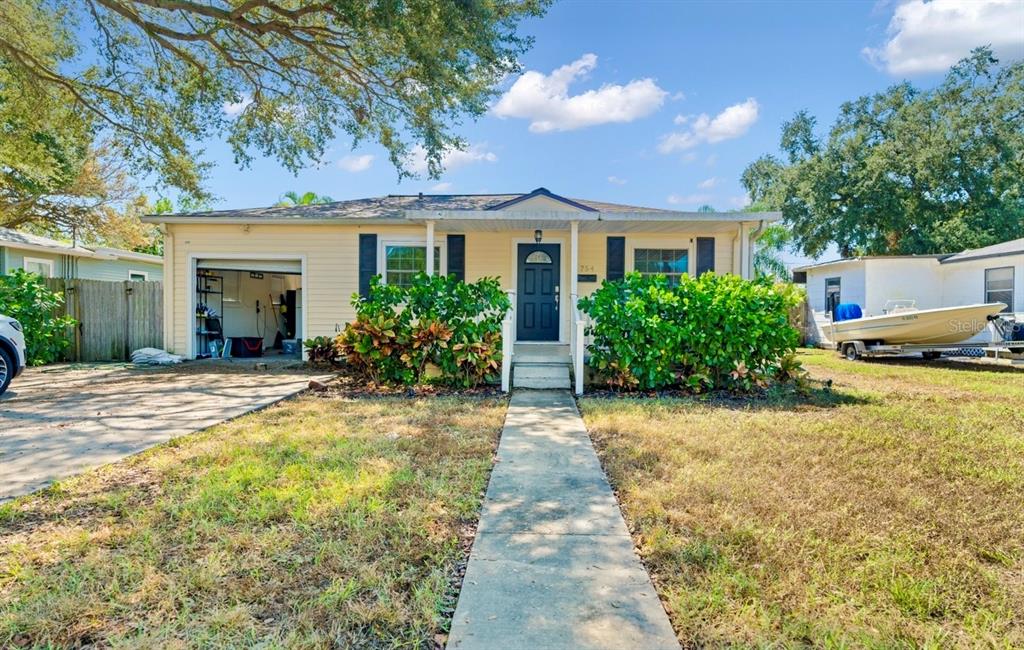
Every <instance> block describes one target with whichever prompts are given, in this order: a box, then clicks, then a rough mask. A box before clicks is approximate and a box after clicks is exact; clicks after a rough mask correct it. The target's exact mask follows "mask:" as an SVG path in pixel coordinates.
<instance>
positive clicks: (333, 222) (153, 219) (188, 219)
mask: <svg viewBox="0 0 1024 650" xmlns="http://www.w3.org/2000/svg"><path fill="white" fill-rule="evenodd" d="M141 219H142V222H143V223H155V224H165V223H195V224H201V225H204V226H205V225H213V224H228V225H236V226H259V225H269V226H338V225H344V226H351V225H356V226H362V225H367V226H384V225H392V226H394V225H401V224H403V223H405V221H406V220H405V219H401V218H398V219H396V218H381V219H369V218H359V217H353V218H345V217H335V218H332V219H302V218H298V219H295V218H292V219H287V218H281V219H274V218H269V219H268V218H266V217H201V216H195V217H192V216H188V215H183V216H178V217H170V216H166V215H147V216H145V217H142V218H141Z"/></svg>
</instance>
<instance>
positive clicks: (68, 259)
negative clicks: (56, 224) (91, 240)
mask: <svg viewBox="0 0 1024 650" xmlns="http://www.w3.org/2000/svg"><path fill="white" fill-rule="evenodd" d="M14 269H24V270H26V271H31V272H33V273H38V274H39V275H41V276H43V277H47V278H65V279H69V280H70V279H79V280H115V281H124V280H162V279H163V273H164V269H163V259H162V258H161V257H160V256H159V255H149V254H146V253H135V252H133V251H126V250H121V249H119V248H102V247H94V246H90V247H85V246H81V245H72V244H68V243H65V242H62V241H57V240H56V239H49V238H47V237H40V236H38V235H30V234H28V233H23V232H18V231H17V230H11V229H9V228H0V275H6V274H8V273H10V272H11V271H13V270H14Z"/></svg>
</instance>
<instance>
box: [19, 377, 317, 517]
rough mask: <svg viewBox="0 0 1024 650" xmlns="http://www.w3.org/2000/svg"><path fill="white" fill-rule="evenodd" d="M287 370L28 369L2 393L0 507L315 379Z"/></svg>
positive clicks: (287, 393)
mask: <svg viewBox="0 0 1024 650" xmlns="http://www.w3.org/2000/svg"><path fill="white" fill-rule="evenodd" d="M290 365H296V364H284V363H280V362H278V363H274V362H273V361H270V362H268V364H267V368H268V369H267V370H257V369H255V362H254V361H253V360H246V361H242V360H234V361H220V360H218V361H195V362H190V363H184V364H181V365H180V366H174V367H170V368H141V367H133V366H131V365H130V364H123V363H118V364H88V365H85V364H74V365H57V366H47V367H45V368H30V369H29V370H27V371H26V372H25V373H24V374H23V375H22V376H21V377H18V378H17V379H15V380H14V382H12V384H11V387H10V389H9V390H8V392H7V394H5V395H4V396H3V397H0V501H5V500H7V499H10V498H12V497H15V496H19V495H22V494H27V493H29V492H33V491H35V490H38V489H39V488H42V487H44V486H46V485H48V484H50V483H51V482H53V481H55V480H58V479H62V478H66V477H68V476H72V475H74V474H78V473H80V472H83V471H85V470H87V469H91V468H93V467H97V466H99V465H104V464H107V463H111V462H113V461H116V460H120V459H121V458H124V457H125V456H129V455H131V454H134V453H138V452H140V451H142V450H143V449H146V448H148V447H152V446H153V445H156V444H160V443H162V442H165V441H167V440H169V439H171V438H174V437H177V436H181V435H184V434H188V433H192V432H194V431H198V430H199V429H203V428H205V427H208V426H211V425H213V424H217V423H218V422H223V421H224V420H227V419H230V418H233V417H237V416H239V415H242V414H244V413H247V412H249V411H252V410H254V409H257V408H260V407H263V406H267V405H268V404H272V403H274V402H277V401H279V400H282V399H284V398H286V397H289V396H291V395H294V394H295V393H297V392H299V391H301V390H302V389H304V388H305V387H306V386H307V384H308V382H309V379H310V378H311V377H314V376H318V374H317V373H313V372H310V371H308V370H306V369H304V368H301V367H298V368H290V367H287V366H290ZM319 375H322V373H319Z"/></svg>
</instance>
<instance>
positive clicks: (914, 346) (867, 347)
mask: <svg viewBox="0 0 1024 650" xmlns="http://www.w3.org/2000/svg"><path fill="white" fill-rule="evenodd" d="M991 323H992V325H993V327H994V328H995V331H996V333H997V334H999V336H1000V337H1001V338H1002V340H1000V341H992V342H990V343H977V342H976V343H944V344H941V345H930V344H925V343H902V344H892V345H890V344H885V343H880V342H877V341H856V340H853V341H843V342H841V343H836V344H835V349H836V350H837V351H839V353H840V354H842V355H843V356H844V357H846V358H847V359H848V360H850V361H856V360H858V359H860V358H871V357H881V356H899V355H908V354H920V355H921V357H922V358H924V359H926V360H934V359H938V358H939V357H941V356H942V355H943V354H957V353H961V354H964V356H972V355H966V354H965V353H966V352H968V351H973V350H980V351H981V352H982V355H983V356H988V353H989V352H991V353H992V354H993V356H994V358H995V359H996V360H997V361H998V360H999V355H1001V354H1003V355H1018V354H1024V340H1018V337H1019V336H1020V334H1019V333H1018V332H1019V328H1020V327H1021V325H1022V324H1020V323H1016V324H1015V323H1014V321H1012V320H1005V319H1001V318H993V319H991Z"/></svg>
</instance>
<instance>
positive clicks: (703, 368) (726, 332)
mask: <svg viewBox="0 0 1024 650" xmlns="http://www.w3.org/2000/svg"><path fill="white" fill-rule="evenodd" d="M794 300H796V294H795V293H793V292H788V291H783V290H780V289H779V288H777V287H775V286H773V284H772V283H771V281H769V280H767V279H759V280H752V281H751V280H743V279H741V278H739V277H738V276H735V275H715V274H713V273H705V274H704V275H702V276H701V277H699V278H691V277H689V276H683V278H682V279H681V281H680V283H679V285H678V286H676V287H672V286H669V283H668V281H667V280H666V279H665V277H664V276H641V275H640V274H637V273H630V274H628V275H627V276H626V277H625V278H624V279H622V280H619V281H616V282H607V281H606V282H604V283H603V284H602V285H601V288H600V289H598V290H597V291H596V292H594V294H592V295H591V296H589V297H587V298H583V299H581V300H580V301H579V308H580V309H581V310H582V311H583V312H584V313H586V314H587V315H589V316H590V317H591V319H592V320H593V323H592V324H591V325H590V326H589V327H588V330H587V333H588V334H590V335H592V336H593V343H592V344H591V345H590V346H589V351H590V364H591V365H592V366H593V367H594V368H595V369H596V370H597V371H598V372H599V373H600V374H602V375H603V376H604V377H606V378H607V380H608V381H609V382H610V383H611V384H613V385H615V386H619V387H622V388H638V389H642V390H657V389H664V388H676V387H685V388H689V389H691V390H694V391H701V390H706V389H720V388H728V389H744V390H745V389H750V388H752V387H753V386H754V385H755V384H757V383H762V382H764V381H765V380H767V379H769V378H771V377H774V376H776V375H779V374H780V372H781V371H780V363H781V361H782V359H784V358H785V357H786V356H787V355H788V354H789V353H791V352H792V351H793V350H794V348H795V347H796V345H797V341H798V339H799V334H798V332H797V331H796V330H795V329H794V328H793V327H792V326H791V325H790V324H789V321H788V314H789V310H790V308H791V307H792V306H793V304H792V303H793V301H794ZM789 363H790V362H787V366H786V369H785V374H787V375H789V374H792V373H793V372H794V369H793V368H792V367H791V366H790V365H789Z"/></svg>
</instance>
